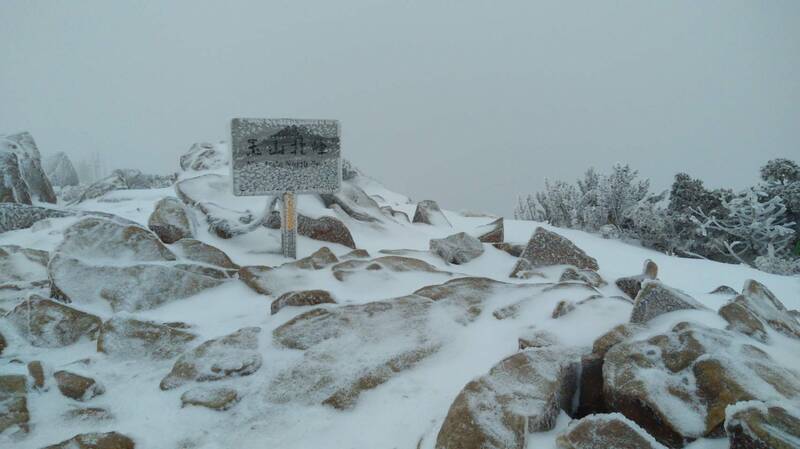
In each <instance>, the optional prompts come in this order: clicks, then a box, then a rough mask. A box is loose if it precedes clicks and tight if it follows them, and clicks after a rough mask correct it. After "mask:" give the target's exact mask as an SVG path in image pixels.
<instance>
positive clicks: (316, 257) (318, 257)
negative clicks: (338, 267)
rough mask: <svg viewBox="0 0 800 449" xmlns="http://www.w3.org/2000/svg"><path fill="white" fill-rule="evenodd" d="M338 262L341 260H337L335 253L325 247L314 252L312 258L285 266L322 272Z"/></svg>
mask: <svg viewBox="0 0 800 449" xmlns="http://www.w3.org/2000/svg"><path fill="white" fill-rule="evenodd" d="M338 261H339V259H338V258H336V254H333V251H331V250H330V249H328V247H327V246H323V247H322V248H320V249H318V250H316V251H314V252H313V253H312V254H311V255H310V256H307V257H304V258H302V259H298V260H296V261H294V262H289V263H287V264H285V265H283V266H288V267H294V268H300V269H304V270H321V269H323V268H325V267H327V266H328V265H331V264H334V263H336V262H338Z"/></svg>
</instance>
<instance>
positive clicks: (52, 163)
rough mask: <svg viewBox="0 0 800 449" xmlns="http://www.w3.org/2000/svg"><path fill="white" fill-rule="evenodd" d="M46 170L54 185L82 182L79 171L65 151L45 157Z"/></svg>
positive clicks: (60, 185)
mask: <svg viewBox="0 0 800 449" xmlns="http://www.w3.org/2000/svg"><path fill="white" fill-rule="evenodd" d="M43 166H44V171H45V173H47V177H48V178H49V179H50V183H51V184H53V186H57V187H64V186H77V185H78V184H80V180H79V179H78V172H77V171H75V167H74V166H73V165H72V161H70V160H69V156H67V154H66V153H64V152H63V151H59V152H58V153H55V154H52V155H50V156H48V157H46V158H45V159H44V164H43Z"/></svg>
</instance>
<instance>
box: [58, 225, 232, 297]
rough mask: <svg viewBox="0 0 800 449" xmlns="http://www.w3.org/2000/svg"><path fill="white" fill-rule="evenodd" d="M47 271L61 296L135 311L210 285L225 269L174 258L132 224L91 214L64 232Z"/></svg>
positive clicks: (144, 231) (215, 283) (148, 234)
mask: <svg viewBox="0 0 800 449" xmlns="http://www.w3.org/2000/svg"><path fill="white" fill-rule="evenodd" d="M49 276H50V280H51V281H52V284H53V292H54V294H55V295H57V296H58V297H60V298H63V299H71V300H73V301H79V302H83V301H107V302H108V303H109V304H110V305H111V307H112V308H113V309H114V310H115V311H119V310H127V311H136V310H144V309H151V308H154V307H157V306H159V305H161V304H163V303H165V302H169V301H172V300H176V299H182V298H186V297H189V296H192V295H194V294H196V293H199V292H200V291H203V290H205V289H207V288H211V287H215V286H217V285H219V284H220V283H221V282H223V279H221V277H224V274H223V275H222V276H217V275H216V274H215V273H210V272H209V270H208V269H207V268H206V267H204V266H199V265H193V264H190V263H184V262H181V261H180V260H177V257H176V256H175V254H174V253H172V251H170V250H169V249H168V248H167V247H166V246H164V244H163V243H161V241H160V240H159V239H158V237H156V235H155V234H153V233H152V232H150V231H148V230H146V229H144V228H141V227H139V226H137V225H135V224H131V223H128V222H120V221H119V220H111V219H104V218H96V217H92V218H85V219H83V220H81V221H78V222H77V223H75V224H74V225H72V226H70V227H69V228H67V230H66V231H65V232H64V240H63V241H62V243H61V244H60V245H59V246H58V248H57V249H56V251H55V253H54V255H53V257H52V258H51V261H50V265H49Z"/></svg>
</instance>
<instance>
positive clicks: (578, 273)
mask: <svg viewBox="0 0 800 449" xmlns="http://www.w3.org/2000/svg"><path fill="white" fill-rule="evenodd" d="M568 281H579V282H585V283H587V284H589V285H591V286H592V287H602V286H604V285H606V281H605V280H603V278H602V276H600V275H599V274H598V273H597V272H596V271H592V270H579V269H577V268H575V267H567V268H566V269H564V271H563V272H562V273H561V277H560V278H559V279H558V282H568Z"/></svg>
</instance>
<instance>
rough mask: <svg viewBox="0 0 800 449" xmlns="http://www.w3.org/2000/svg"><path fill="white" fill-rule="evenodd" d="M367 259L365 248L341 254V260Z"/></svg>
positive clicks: (367, 253) (367, 254)
mask: <svg viewBox="0 0 800 449" xmlns="http://www.w3.org/2000/svg"><path fill="white" fill-rule="evenodd" d="M350 259H369V252H368V251H367V250H365V249H354V250H352V251H350V252H349V253H347V254H345V255H344V256H342V260H350Z"/></svg>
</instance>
